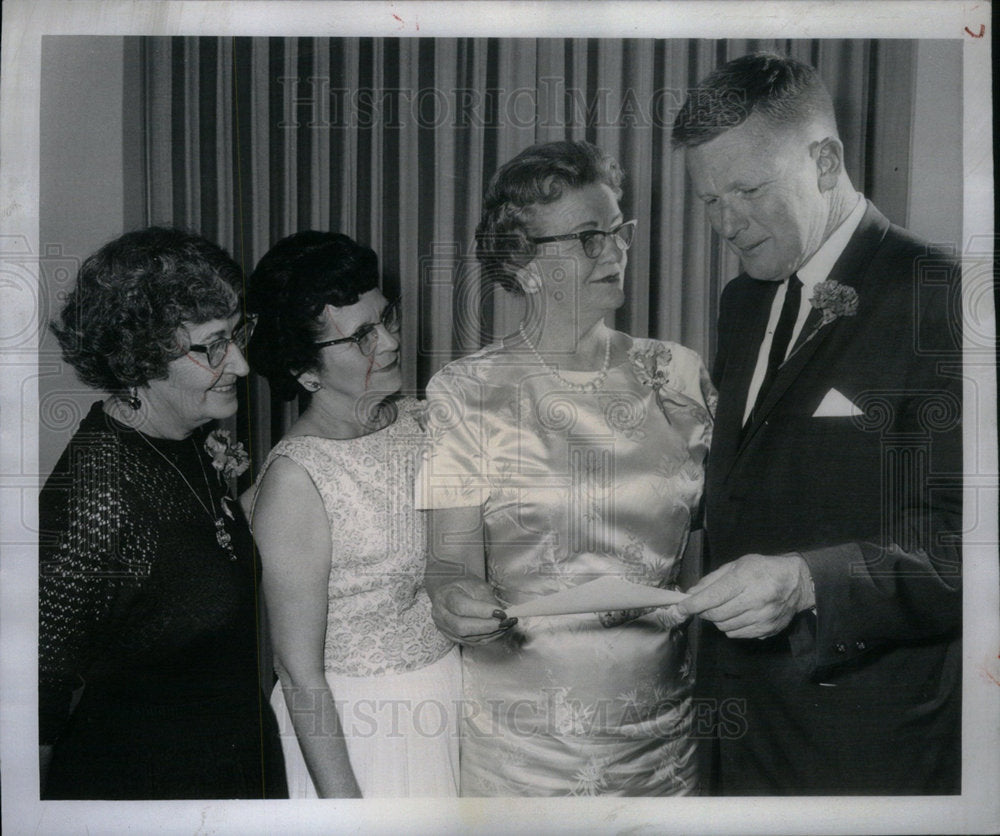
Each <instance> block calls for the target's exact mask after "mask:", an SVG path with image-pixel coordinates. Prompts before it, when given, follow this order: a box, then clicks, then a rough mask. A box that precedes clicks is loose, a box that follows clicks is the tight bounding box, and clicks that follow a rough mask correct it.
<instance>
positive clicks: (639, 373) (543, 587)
mask: <svg viewBox="0 0 1000 836" xmlns="http://www.w3.org/2000/svg"><path fill="white" fill-rule="evenodd" d="M562 376H563V377H564V378H566V379H567V380H569V381H570V382H574V383H577V386H575V387H573V388H570V387H567V386H565V385H564V384H562V383H560V381H559V380H558V378H556V377H555V376H554V375H553V374H551V373H550V372H549V371H547V370H546V369H545V368H544V367H542V366H540V365H537V364H535V363H531V362H526V361H525V358H524V357H523V356H521V355H515V354H512V353H510V352H507V351H504V350H502V349H501V348H500V346H498V345H494V346H490V347H487V348H485V349H483V350H481V351H479V352H477V353H476V354H473V355H471V356H469V357H466V358H463V359H461V360H457V361H455V362H453V363H451V364H449V365H448V366H446V367H445V368H444V369H442V370H441V371H440V372H439V373H438V374H437V375H435V377H434V378H433V379H432V380H431V382H430V385H429V386H428V390H427V392H428V403H429V409H428V417H427V421H428V432H429V436H430V442H431V443H430V446H429V448H428V450H427V451H426V452H425V454H424V461H423V462H422V465H421V471H420V474H419V476H418V483H417V505H418V507H423V508H453V507H467V506H480V507H481V508H482V513H483V519H484V524H485V539H486V571H487V580H488V582H489V583H490V584H491V586H492V587H493V590H494V592H495V594H496V596H497V598H498V600H499V601H500V602H501V603H502V604H503V605H504V606H511V605H514V604H518V603H521V602H525V601H530V600H532V599H534V598H537V597H538V596H543V595H549V594H552V593H556V592H559V591H562V590H565V589H568V588H571V587H573V586H575V585H578V584H581V583H585V582H587V581H590V580H594V579H596V578H598V577H601V576H605V575H612V576H617V577H621V578H623V579H626V580H629V581H632V582H635V583H641V584H647V585H650V586H658V587H671V586H673V585H674V584H675V583H676V578H677V575H678V573H679V568H680V560H681V557H682V555H683V553H684V550H685V546H686V545H687V542H688V535H689V531H690V528H691V523H692V519H693V518H694V516H695V515H696V513H697V510H698V508H699V504H700V501H701V495H702V487H703V481H704V460H705V456H706V453H707V450H708V446H709V443H710V436H711V426H712V418H711V415H712V411H713V410H714V403H715V393H714V390H713V389H712V385H711V383H710V382H709V379H708V375H707V373H706V371H705V368H704V366H703V364H702V362H701V359H700V358H699V357H698V355H697V354H695V353H694V352H692V351H690V350H689V349H686V348H684V347H682V346H679V345H676V344H674V343H663V342H659V341H654V340H640V339H636V340H633V346H632V350H631V351H630V352H629V359H628V360H627V361H626V362H624V363H622V364H621V365H618V366H613V367H612V368H611V369H610V370H609V372H608V375H607V377H606V379H605V380H604V382H603V384H602V385H600V386H598V387H596V389H595V390H594V391H579V389H580V387H581V386H583V385H585V384H586V383H588V382H589V381H593V379H594V377H595V375H594V373H592V372H570V371H566V372H562ZM662 612H663V611H662V610H651V611H626V612H612V613H591V614H581V615H559V616H536V617H525V618H522V619H521V620H520V621H519V623H518V624H517V625H516V626H515V627H514V628H513V629H512V630H510V631H509V632H508V633H507V634H505V636H504V637H503V638H502V639H500V640H498V641H495V642H492V643H489V644H485V645H478V646H467V647H464V648H463V654H462V655H463V675H464V695H465V703H464V706H463V709H464V710H463V718H462V721H463V726H462V759H461V768H462V778H461V792H462V795H466V796H529V795H604V794H606V795H632V796H637V795H679V794H686V793H690V792H692V791H694V790H695V788H696V784H697V775H696V763H695V761H696V759H695V756H694V751H695V746H694V741H693V740H692V735H691V726H692V719H693V710H692V704H691V686H692V670H691V659H690V654H689V649H688V644H687V638H686V633H685V631H684V629H683V628H675V629H671V628H670V627H669V626H668V625H667V624H666V623H665V622H664V621H663V619H662V617H661V616H662Z"/></svg>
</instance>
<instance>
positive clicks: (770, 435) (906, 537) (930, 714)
mask: <svg viewBox="0 0 1000 836" xmlns="http://www.w3.org/2000/svg"><path fill="white" fill-rule="evenodd" d="M673 143H674V145H675V147H684V148H685V149H686V152H685V153H686V156H687V166H688V171H689V173H690V175H691V180H692V183H693V186H694V190H695V192H696V194H697V195H698V197H699V198H700V199H701V200H702V201H703V202H704V204H705V206H706V208H707V213H708V218H709V221H710V222H711V225H712V227H713V228H714V229H715V230H716V232H718V233H719V235H721V236H722V237H723V238H724V239H725V241H726V243H727V244H728V245H729V246H730V247H732V249H733V250H735V251H736V252H737V253H738V254H739V256H740V259H741V263H742V267H743V270H744V273H743V274H742V275H740V276H738V277H737V278H735V279H734V280H732V281H731V282H730V283H729V284H728V285H727V286H726V288H725V290H724V292H723V294H722V301H721V306H720V312H719V345H718V354H717V357H716V360H715V365H714V372H713V376H714V378H715V383H716V385H717V386H718V388H719V394H720V397H719V406H718V413H717V415H716V426H715V437H714V441H713V446H712V451H711V455H710V458H709V464H708V477H707V489H706V517H705V520H706V522H705V525H706V531H707V540H708V553H707V566H706V569H707V574H706V575H705V576H704V577H703V578H702V580H701V581H700V582H699V583H698V584H696V585H695V586H694V587H693V588H692V589H691V590H690V593H691V594H690V596H689V597H688V598H687V599H686V600H685V601H684V602H682V603H680V604H679V605H676V606H677V611H676V614H677V615H679V616H690V615H694V614H698V615H700V616H701V618H702V619H703V620H704V621H706V622H708V625H707V627H706V629H705V631H704V636H703V642H702V648H701V652H700V657H699V671H698V676H699V692H700V694H701V697H702V699H704V700H705V701H706V702H708V703H709V704H710V705H712V706H714V707H715V708H716V709H717V710H718V712H719V716H720V717H723V718H725V721H724V722H720V723H718V724H717V727H716V733H715V735H714V741H713V751H714V759H713V764H714V767H713V777H714V789H715V791H716V792H718V793H720V794H733V795H756V794H817V795H823V794H835V793H848V794H920V793H931V794H944V793H956V792H959V791H960V778H961V769H960V742H961V728H960V719H961V694H960V679H961V649H960V639H961V601H962V595H961V573H960V542H959V536H960V534H959V532H960V530H961V525H960V524H961V473H962V462H961V440H962V439H961V428H960V418H961V377H960V373H961V340H960V333H959V327H958V322H957V317H958V314H957V312H958V311H959V309H960V305H959V297H958V292H959V291H958V270H957V268H956V267H955V265H954V263H953V262H952V261H951V260H949V259H948V258H946V257H945V256H943V255H941V254H939V253H935V252H932V251H931V250H929V249H928V246H927V245H926V244H925V243H924V242H922V241H920V240H918V239H917V238H916V237H914V236H913V235H911V234H910V233H908V232H906V231H905V230H903V229H900V228H898V227H896V226H893V225H891V224H890V223H889V222H888V221H887V220H886V219H885V218H884V217H883V216H882V214H881V213H879V211H878V210H877V209H876V208H875V207H874V206H873V205H872V204H871V203H870V202H868V201H866V200H865V199H864V198H863V196H862V195H860V194H859V193H858V192H856V191H855V189H854V187H853V186H852V185H851V181H850V179H849V178H848V175H847V173H846V172H845V170H844V165H843V146H842V144H841V142H840V140H839V138H838V134H837V126H836V123H835V119H834V113H833V107H832V103H831V100H830V96H829V94H828V93H827V91H826V89H825V88H824V87H823V84H822V82H821V81H820V79H819V77H818V74H817V73H816V71H815V70H814V69H813V68H812V67H809V66H807V65H805V64H802V63H800V62H797V61H794V60H791V59H787V58H782V57H778V56H774V55H767V54H754V55H748V56H744V57H743V58H739V59H736V60H735V61H732V62H730V63H728V64H726V65H725V66H723V67H721V68H720V69H719V70H716V71H715V72H714V73H713V74H711V75H710V76H709V77H708V78H707V79H705V81H704V82H703V83H702V84H701V85H700V86H699V87H698V88H696V89H694V90H692V91H691V93H690V94H689V96H688V99H687V101H686V102H685V104H684V106H683V108H682V109H681V110H680V112H679V113H678V116H677V118H676V121H675V123H674V132H673Z"/></svg>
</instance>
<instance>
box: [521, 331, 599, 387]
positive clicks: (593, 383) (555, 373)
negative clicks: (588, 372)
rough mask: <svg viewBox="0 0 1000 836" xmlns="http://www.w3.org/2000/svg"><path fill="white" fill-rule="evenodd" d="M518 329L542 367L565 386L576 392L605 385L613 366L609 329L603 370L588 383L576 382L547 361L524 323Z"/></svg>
mask: <svg viewBox="0 0 1000 836" xmlns="http://www.w3.org/2000/svg"><path fill="white" fill-rule="evenodd" d="M517 330H518V331H519V332H520V334H521V339H522V340H524V344H525V345H526V346H528V348H529V349H531V353H532V354H533V355H535V359H536V360H537V361H538V362H539V363H540V364H541V366H542V368H544V369H545V371H547V372H548V373H549V374H550V375H552V376H553V377H554V378H555V379H556V380H558V381H559V382H560V383H561V384H563V386H565V387H567V388H568V389H572V390H573V391H574V392H596V391H597V390H598V389H600V388H601V386H602V385H603V383H604V379H605V378H606V377H607V376H608V370H609V369H610V368H611V331H608V336H607V340H606V341H605V343H604V365H603V367H602V368H601V370H600V371H599V372H597V374H596V375H595V376H594V377H593V378H592V379H590V380H588V381H587V382H586V383H574V382H573V381H572V380H567V379H566V378H565V377H563V376H562V375H561V374H559V370H558V369H556V368H554V367H552V366H550V365H549V364H548V363H546V362H545V358H544V357H542V355H541V354H539V353H538V349H537V348H535V345H534V343H532V342H531V340H530V339H528V335H527V333H526V332H525V330H524V326H523V325H521V326H519V327H518V329H517Z"/></svg>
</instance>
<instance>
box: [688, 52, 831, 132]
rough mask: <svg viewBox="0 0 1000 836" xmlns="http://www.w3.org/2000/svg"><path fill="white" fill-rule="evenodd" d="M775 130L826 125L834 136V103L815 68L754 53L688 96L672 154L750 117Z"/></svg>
mask: <svg viewBox="0 0 1000 836" xmlns="http://www.w3.org/2000/svg"><path fill="white" fill-rule="evenodd" d="M753 114H756V115H757V116H759V117H761V118H763V119H766V120H767V121H768V122H770V123H772V124H773V125H774V126H776V127H784V128H792V127H798V126H803V125H807V124H811V123H813V122H817V121H819V122H822V123H827V127H828V130H830V132H831V133H832V134H833V135H836V132H837V124H836V119H835V118H834V113H833V102H832V100H831V99H830V94H829V92H828V91H827V89H826V87H825V86H824V85H823V82H822V80H821V79H820V77H819V73H818V72H816V70H815V68H813V67H811V66H809V65H808V64H805V63H803V62H802V61H797V60H795V59H794V58H788V57H786V56H783V55H775V54H773V53H770V52H754V53H751V54H749V55H744V56H742V57H740V58H736V59H734V60H732V61H729V62H728V63H726V64H723V65H722V66H721V67H719V68H718V69H716V70H714V71H713V72H712V73H710V74H709V75H708V76H707V77H706V78H705V79H704V80H703V81H702V82H701V84H699V85H698V86H697V87H695V88H693V89H692V90H689V91H688V95H687V98H686V99H685V101H684V104H683V106H682V107H681V109H680V111H678V113H677V116H676V118H675V119H674V125H673V133H672V134H671V140H670V141H671V144H672V145H673V147H674V148H680V147H684V148H693V147H694V146H697V145H704V144H705V143H706V142H710V141H711V140H713V139H715V138H716V137H717V136H719V135H721V134H723V133H725V132H726V131H728V130H731V129H732V128H736V127H738V126H739V125H742V124H743V123H744V122H746V120H747V119H748V118H750V116H751V115H753Z"/></svg>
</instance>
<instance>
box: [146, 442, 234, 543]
mask: <svg viewBox="0 0 1000 836" xmlns="http://www.w3.org/2000/svg"><path fill="white" fill-rule="evenodd" d="M136 432H137V433H138V435H139V438H141V439H142V440H143V441H145V442H146V444H148V445H149V446H150V447H152V448H153V452H155V453H156V454H157V455H158V456H159V457H160V458H161V459H163V461H165V462H166V463H167V464H169V465H170V466H171V467H172V468H173V469H174V470H176V471H177V475H178V476H180V477H181V479H183V480H184V484H185V485H187V486H188V490H190V491H191V493H192V494H193V495H194V498H195V499H197V500H198V504H199V505H200V506H201V507H202V508H204V509H205V513H206V514H208V516H209V518H210V519H211V520H212V521H213V522H214V523H215V540H216V542H217V543H218V544H219V546H220V548H222V549H223V550H224V551H225V552H226V554H227V555H228V556H229V559H230V560H236V552H235V550H234V549H233V538H232V535H231V534H230V533H229V532H228V531H226V523H225V520H224V519H223V518H222V515H223V514H227V515H229V516H230V517H232V513H231V512H230V511H229V509H228V508H226V505H225V499H223V500H222V501H221V502H220V503H219V504H220V506H221V507H220V509H219V513H218V514H216V513H215V500H214V499H212V486H211V485H210V484H209V482H208V474H207V473H206V472H205V465H204V463H203V462H202V460H201V453H200V452H199V451H198V445H197V443H196V442H195V440H194V439H193V438H192V439H191V443H192V444H194V449H195V455H196V457H197V459H198V464H199V465H200V466H201V475H202V476H203V477H204V479H205V489H206V490H207V491H208V501H209V502H210V503H211V508H209V506H208V505H206V504H205V503H204V502H202V501H201V496H200V495H199V494H198V491H196V490H195V489H194V485H192V484H191V483H190V482H189V481H188V480H187V477H186V476H185V475H184V474H183V472H182V471H181V469H180V468H179V467H178V466H177V465H176V464H174V463H173V462H172V461H170V459H169V458H168V457H167V455H166V453H164V452H163V451H162V450H161V449H160V448H159V447H157V446H156V445H155V444H153V442H152V441H150V440H149V439H148V438H146V436H145V435H144V434H143V433H141V432H139V431H138V430H137V431H136Z"/></svg>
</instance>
